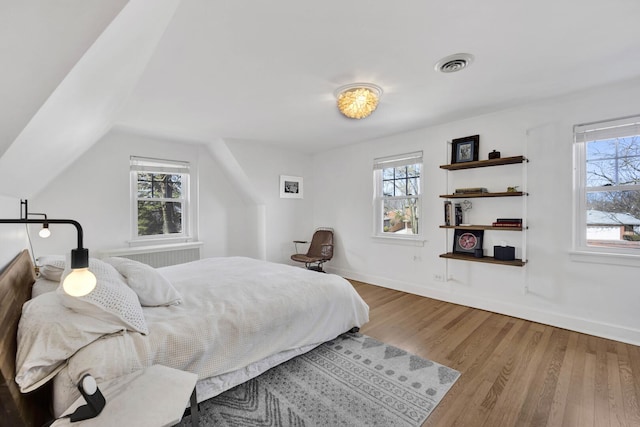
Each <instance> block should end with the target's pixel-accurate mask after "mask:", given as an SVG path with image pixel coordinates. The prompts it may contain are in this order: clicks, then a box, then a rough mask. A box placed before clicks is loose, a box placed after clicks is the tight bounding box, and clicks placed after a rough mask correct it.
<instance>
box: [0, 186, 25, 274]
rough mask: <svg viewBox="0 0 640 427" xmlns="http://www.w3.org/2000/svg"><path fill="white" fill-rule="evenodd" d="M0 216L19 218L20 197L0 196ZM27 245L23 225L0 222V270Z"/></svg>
mask: <svg viewBox="0 0 640 427" xmlns="http://www.w3.org/2000/svg"><path fill="white" fill-rule="evenodd" d="M0 218H3V219H20V199H16V198H14V197H5V196H0ZM27 245H28V242H27V238H26V233H25V227H24V225H21V224H15V225H14V224H0V271H2V270H3V269H4V267H5V266H6V265H7V264H8V263H9V262H10V261H11V260H12V259H13V258H14V257H15V256H16V255H18V253H19V252H20V251H22V250H23V249H25V248H27Z"/></svg>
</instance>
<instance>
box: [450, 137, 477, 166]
mask: <svg viewBox="0 0 640 427" xmlns="http://www.w3.org/2000/svg"><path fill="white" fill-rule="evenodd" d="M479 146H480V135H471V136H465V137H464V138H456V139H454V140H452V141H451V163H452V164H453V163H464V162H475V161H477V160H478V147H479Z"/></svg>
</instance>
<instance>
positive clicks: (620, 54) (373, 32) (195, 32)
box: [0, 0, 640, 191]
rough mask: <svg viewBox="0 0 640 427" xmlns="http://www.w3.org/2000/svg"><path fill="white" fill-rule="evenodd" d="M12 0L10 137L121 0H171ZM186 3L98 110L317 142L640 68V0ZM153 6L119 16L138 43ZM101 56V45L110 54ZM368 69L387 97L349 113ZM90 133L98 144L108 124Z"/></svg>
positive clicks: (6, 79) (265, 138)
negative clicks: (126, 84)
mask: <svg viewBox="0 0 640 427" xmlns="http://www.w3.org/2000/svg"><path fill="white" fill-rule="evenodd" d="M4 3H11V4H3V6H2V8H3V10H2V14H1V17H0V24H2V26H1V27H0V28H1V29H0V32H1V33H0V35H1V36H2V37H1V39H0V43H2V44H3V51H7V52H8V53H9V58H10V63H11V64H12V67H8V68H4V67H3V68H2V69H1V70H0V77H2V78H1V79H0V90H1V91H2V93H1V95H3V96H2V99H3V104H4V105H3V107H2V110H3V113H4V114H3V115H0V124H2V126H0V153H4V152H5V151H7V150H8V147H9V146H11V145H12V144H13V145H17V144H24V142H21V141H20V138H19V136H20V134H21V133H22V132H23V131H24V129H25V128H27V127H28V126H27V125H28V123H29V122H30V121H31V120H32V118H33V117H34V116H35V115H36V112H37V111H38V110H39V109H40V106H44V105H46V100H47V99H49V98H50V95H51V94H52V93H54V92H55V91H54V89H55V88H56V87H57V86H58V84H59V83H60V82H61V81H62V79H63V78H64V77H65V75H67V73H70V72H71V71H72V67H73V65H74V64H75V63H79V62H78V61H79V60H80V58H81V57H83V54H84V53H85V52H88V51H90V50H91V49H90V48H89V47H90V46H91V45H92V43H93V42H94V41H95V40H97V39H98V36H99V34H100V33H101V32H102V31H103V30H104V29H105V28H107V29H108V27H107V25H108V24H109V22H111V21H113V19H114V17H115V16H116V15H117V14H118V13H119V12H120V11H121V10H122V11H123V13H124V11H126V10H127V8H128V6H132V5H135V6H136V7H137V8H139V10H140V11H144V10H145V9H146V10H147V14H152V13H153V11H154V10H155V9H156V8H157V7H159V6H158V4H159V3H157V2H151V1H144V0H130V1H129V2H127V3H125V2H124V1H122V0H118V1H114V0H110V1H102V0H66V1H63V2H50V1H48V0H30V1H24V2H4ZM54 3H55V6H54ZM166 3H168V0H167V1H166V2H165V6H164V7H167V6H166ZM175 3H176V5H177V4H179V6H177V10H176V11H175V15H173V17H172V18H171V20H170V21H167V24H166V25H164V28H163V29H162V31H160V30H159V29H158V27H153V28H150V29H149V31H155V34H156V35H157V37H158V40H159V41H158V42H157V43H156V44H153V43H149V44H147V48H146V49H148V51H145V52H138V53H139V55H143V56H146V57H147V59H148V63H147V62H145V64H146V67H143V70H144V71H140V75H138V76H137V78H139V80H137V84H135V85H133V86H132V87H131V89H130V90H129V89H128V92H129V95H130V96H128V98H127V99H126V102H124V101H123V103H122V107H121V108H119V109H118V110H117V111H116V110H109V112H108V114H110V115H113V117H109V118H108V120H106V119H105V120H103V121H102V122H100V126H105V124H106V123H109V126H111V125H117V126H120V127H123V128H132V129H135V130H136V131H142V132H149V133H152V134H162V135H165V136H173V137H178V138H185V139H189V140H201V141H211V140H217V139H218V138H223V139H225V138H235V139H245V140H255V141H262V142H265V143H270V144H277V145H280V146H283V147H287V148H291V149H295V150H301V151H304V152H309V153H313V152H318V151H322V150H328V149H331V148H335V147H339V146H342V145H345V144H352V143H355V142H359V141H364V140H368V139H372V138H376V137H381V136H387V135H391V134H395V133H399V132H403V131H406V130H410V129H415V128H419V127H424V126H429V125H433V124H438V123H442V122H446V121H450V120H455V119H461V118H465V117H469V116H473V115H478V114H481V113H484V112H490V111H495V110H498V109H502V108H505V107H509V106H514V105H518V104H523V103H527V102H530V101H534V100H537V99H541V98H546V97H552V96H556V95H561V94H566V93H571V92H574V91H579V90H583V89H585V88H590V87H594V86H600V85H606V84H609V83H614V82H617V81H623V80H628V79H632V78H635V77H638V76H640V26H639V25H638V24H637V20H638V17H640V2H638V1H637V0H610V1H607V2H602V1H596V0H587V1H585V0H563V1H560V2H559V1H554V0H539V1H536V2H524V1H513V0H488V1H484V2H478V1H476V0H452V1H448V2H427V1H423V0H404V1H401V2H389V1H378V0H374V1H371V0H366V1H365V0H350V1H343V0H326V1H323V2H315V3H313V4H312V3H309V2H300V1H296V0H274V1H271V2H243V1H237V0H235V1H233V0H216V1H210V0H182V1H180V0H175ZM61 5H62V6H61ZM5 12H6V13H5ZM141 13H142V15H143V16H141V17H140V18H139V19H140V25H136V20H131V21H130V22H129V24H128V27H124V26H123V27H121V29H120V31H123V32H125V33H128V34H124V35H123V39H127V37H128V36H129V39H130V40H129V41H130V42H131V43H132V44H131V45H130V46H131V49H133V48H134V46H137V45H136V44H135V40H137V39H138V38H139V37H140V36H141V34H142V33H143V32H144V25H142V24H144V22H146V21H148V19H145V17H144V15H145V13H144V12H141ZM4 24H6V25H4ZM141 28H142V29H141ZM458 52H467V53H471V54H473V55H475V61H474V63H473V64H472V65H471V66H470V67H469V68H468V69H466V70H464V71H461V72H459V73H453V74H442V73H437V72H435V71H434V64H435V63H436V62H437V61H438V60H440V59H441V58H442V57H444V56H447V55H450V54H454V53H458ZM99 56H100V53H97V54H96V55H95V56H94V57H93V59H92V61H98V62H99V61H105V58H99ZM86 57H87V55H85V56H84V57H83V58H86ZM125 58H128V57H127V56H122V57H121V58H120V59H117V58H114V61H115V62H116V63H114V64H113V70H114V71H117V70H120V69H127V68H128V67H130V65H131V64H129V63H128V62H127V61H129V60H128V59H125ZM117 61H125V62H120V63H117ZM145 61H146V60H145ZM360 81H364V82H373V83H376V84H378V85H379V86H381V87H382V88H383V90H384V94H383V95H382V99H381V102H380V106H379V107H378V110H377V111H376V112H374V113H373V115H372V116H371V117H369V118H367V119H364V120H359V121H358V120H350V119H346V118H344V117H342V116H341V115H340V114H339V113H338V112H337V110H336V108H335V97H334V90H335V89H336V88H337V87H339V86H341V85H344V84H348V83H354V82H360ZM121 92H122V93H123V94H124V92H126V91H123V90H121ZM123 96H124V95H123ZM92 102H99V100H93V101H92ZM65 108H66V107H65ZM82 125H83V126H88V127H92V126H93V127H95V126H98V125H97V124H96V123H93V122H89V123H82ZM48 126H53V124H49V125H48ZM59 132H60V131H59V130H58V131H57V133H59ZM86 135H87V136H86V138H87V139H89V140H87V141H83V144H81V146H82V147H84V148H86V147H87V146H90V145H91V144H92V143H93V142H95V141H94V140H91V139H92V138H98V137H99V135H100V132H93V133H91V132H89V133H86ZM89 135H91V136H89ZM46 143H47V142H46V141H41V142H39V144H46ZM56 144H63V142H62V141H61V142H56ZM82 147H81V148H82ZM12 149H13V147H12ZM27 151H31V150H27ZM37 155H38V154H37V153H33V156H37ZM49 155H50V156H51V155H54V156H55V154H51V153H49ZM23 156H24V154H20V155H18V156H17V157H15V158H12V159H11V163H14V162H16V161H18V162H19V161H20V160H22V161H23V162H25V161H26V160H27V159H21V158H22V157H23ZM5 157H6V156H5ZM1 160H2V159H0V161H1ZM54 160H55V158H54ZM60 164H61V165H63V164H66V163H64V162H61V163H60ZM0 166H2V165H1V164H0ZM60 167H63V166H59V167H58V169H60ZM58 172H59V171H58ZM20 173H24V172H19V171H16V172H15V174H17V175H15V178H22V177H21V176H20ZM55 173H56V171H55V170H50V171H48V172H47V175H48V176H51V174H55ZM11 177H12V178H13V177H14V176H13V175H12V176H11ZM0 178H1V179H6V176H2V169H1V168H0ZM32 190H35V188H34V187H31V188H30V189H29V191H32Z"/></svg>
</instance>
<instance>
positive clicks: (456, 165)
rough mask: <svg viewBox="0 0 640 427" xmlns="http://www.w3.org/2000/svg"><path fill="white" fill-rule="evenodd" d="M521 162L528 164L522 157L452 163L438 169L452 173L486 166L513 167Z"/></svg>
mask: <svg viewBox="0 0 640 427" xmlns="http://www.w3.org/2000/svg"><path fill="white" fill-rule="evenodd" d="M522 162H528V160H527V158H526V157H524V156H513V157H503V158H500V159H489V160H477V161H475V162H463V163H453V164H451V165H441V166H440V169H447V170H450V171H454V170H460V169H473V168H484V167H488V166H502V165H513V164H516V163H522Z"/></svg>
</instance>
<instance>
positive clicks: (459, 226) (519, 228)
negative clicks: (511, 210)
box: [440, 225, 523, 231]
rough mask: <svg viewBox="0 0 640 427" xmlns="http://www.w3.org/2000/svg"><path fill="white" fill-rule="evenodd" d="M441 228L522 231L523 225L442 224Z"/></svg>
mask: <svg viewBox="0 0 640 427" xmlns="http://www.w3.org/2000/svg"><path fill="white" fill-rule="evenodd" d="M440 228H451V229H454V230H500V231H522V230H523V228H522V227H494V226H492V225H441V226H440Z"/></svg>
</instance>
